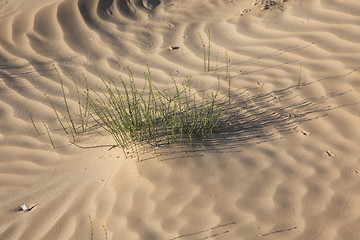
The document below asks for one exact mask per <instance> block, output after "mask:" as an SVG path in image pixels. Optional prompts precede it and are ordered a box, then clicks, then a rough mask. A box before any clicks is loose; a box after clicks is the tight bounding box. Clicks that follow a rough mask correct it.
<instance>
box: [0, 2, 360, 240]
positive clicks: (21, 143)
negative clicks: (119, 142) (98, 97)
mask: <svg viewBox="0 0 360 240" xmlns="http://www.w3.org/2000/svg"><path fill="white" fill-rule="evenodd" d="M274 3H275V4H270V1H251V0H232V1H230V0H197V1H191V0H177V1H170V0H169V1H166V0H117V1H113V0H99V1H96V0H33V1H25V0H1V2H0V122H1V125H0V239H1V240H5V239H11V240H14V239H26V240H56V239H126V240H136V239H141V240H175V239H179V240H195V239H196V240H199V239H214V240H215V239H216V240H225V239H226V240H235V239H236V240H240V239H241V240H246V239H248V240H250V239H251V240H252V239H276V240H279V239H284V240H285V239H286V240H289V239H296V240H315V239H316V240H341V239H343V240H356V239H359V236H360V205H359V202H360V147H359V144H360V115H359V113H360V81H359V78H360V74H359V63H360V41H359V34H358V32H359V30H360V28H359V23H360V17H359V12H360V2H359V1H358V0H347V1H341V0H288V1H274ZM209 35H210V46H211V50H210V52H211V55H210V71H209V72H208V71H205V72H204V55H203V47H202V42H201V38H202V39H203V41H204V43H205V45H208V36H209ZM200 36H201V38H200ZM170 49H173V50H170ZM227 60H229V63H228V64H227V63H226V62H227ZM205 63H207V61H205ZM127 66H129V67H130V68H131V69H132V72H133V74H134V76H135V80H136V82H139V83H141V82H142V81H143V77H142V75H143V72H144V71H146V68H147V66H148V67H149V68H150V70H151V74H152V80H153V82H154V84H156V85H157V86H159V87H160V88H161V87H163V88H164V87H165V86H166V84H170V83H171V82H172V80H171V76H172V77H174V78H175V79H176V81H177V82H179V83H184V82H185V81H186V76H191V78H192V81H193V90H194V91H198V92H199V93H200V92H201V90H202V89H203V88H204V86H205V87H206V88H209V89H216V87H217V83H218V80H217V79H218V77H219V79H220V93H221V94H224V95H226V92H227V89H228V85H227V81H226V80H225V78H224V76H225V75H224V74H225V73H226V67H227V66H228V67H229V72H230V75H231V91H232V93H233V94H234V98H233V101H234V104H235V106H236V107H238V108H243V111H241V112H240V113H239V114H238V116H237V122H236V124H234V125H233V126H232V131H231V133H229V132H224V133H223V134H220V136H217V137H214V139H212V140H211V141H210V142H209V144H207V145H206V146H204V147H200V148H197V147H190V146H186V145H185V146H182V147H179V146H170V147H166V148H164V149H160V150H159V153H158V156H157V157H155V156H154V155H153V154H151V153H147V154H142V155H141V156H140V160H141V161H140V162H138V161H137V159H136V158H132V157H128V158H126V157H125V156H124V154H123V152H122V150H121V149H119V148H114V149H111V150H109V148H95V149H80V148H77V147H75V146H72V145H71V144H69V137H68V136H67V135H66V134H65V133H64V132H62V131H60V130H61V129H60V130H59V128H60V127H59V124H58V122H57V121H56V117H55V116H54V112H53V110H52V108H51V106H50V104H49V102H48V101H46V98H45V97H44V93H46V94H47V95H48V96H49V97H51V98H52V99H53V101H54V104H55V105H56V106H57V107H58V108H59V109H62V110H64V107H63V104H62V93H61V87H60V81H59V78H58V77H57V76H56V72H55V70H54V67H56V68H57V69H58V70H59V73H60V75H61V77H62V79H63V84H64V87H65V91H66V94H67V96H68V99H69V105H70V107H75V106H76V101H77V100H76V90H75V87H74V83H73V80H72V77H71V75H72V76H73V77H74V78H75V79H81V75H82V74H85V75H86V77H87V79H88V81H89V83H90V84H92V85H93V86H94V85H96V84H100V82H101V81H100V80H99V78H98V77H97V76H98V74H100V75H102V76H105V77H108V76H111V77H116V76H118V75H123V76H126V67H127ZM125 79H126V78H125ZM80 82H81V81H80ZM79 88H80V90H81V91H82V90H84V85H81V84H79ZM25 106H27V108H28V109H30V112H31V114H32V116H33V119H34V122H35V124H36V125H37V126H38V128H39V130H40V132H41V135H38V134H37V133H36V131H35V130H34V127H33V124H32V122H31V119H30V117H29V113H28V111H27V110H26V108H25ZM43 122H45V123H46V125H47V126H48V128H49V129H50V133H51V136H52V139H53V142H54V145H55V149H54V148H53V146H52V144H51V143H50V141H49V138H48V135H47V134H46V129H45V127H44V125H43ZM104 143H110V144H111V143H112V139H111V138H110V137H108V136H97V137H96V136H95V137H93V138H91V139H89V140H88V142H85V143H84V144H89V145H90V144H104ZM22 204H27V205H28V206H29V207H31V206H33V205H36V207H35V208H33V209H32V210H31V211H19V208H20V206H21V205H22Z"/></svg>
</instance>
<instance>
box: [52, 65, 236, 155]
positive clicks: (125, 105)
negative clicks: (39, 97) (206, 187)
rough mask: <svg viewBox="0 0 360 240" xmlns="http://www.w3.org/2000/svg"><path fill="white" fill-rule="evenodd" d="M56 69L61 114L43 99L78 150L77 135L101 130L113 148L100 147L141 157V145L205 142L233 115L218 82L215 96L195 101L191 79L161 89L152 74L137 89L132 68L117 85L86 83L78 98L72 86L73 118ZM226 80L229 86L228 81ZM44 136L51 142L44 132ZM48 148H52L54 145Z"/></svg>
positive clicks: (209, 92)
mask: <svg viewBox="0 0 360 240" xmlns="http://www.w3.org/2000/svg"><path fill="white" fill-rule="evenodd" d="M55 70H56V72H57V75H58V77H59V78H60V85H61V95H62V98H63V103H64V108H63V109H64V110H63V111H62V112H61V111H60V110H59V109H56V108H55V106H54V104H53V103H52V101H51V99H50V98H49V97H48V96H47V95H46V99H47V101H48V102H49V103H50V105H51V107H52V109H53V110H54V112H55V117H56V118H57V119H58V122H59V124H60V126H61V128H62V129H63V130H64V132H65V133H66V134H71V140H70V142H71V143H72V144H74V145H76V146H79V147H85V146H81V145H80V144H79V140H81V139H80V137H81V136H83V135H84V134H87V133H99V131H100V130H101V129H102V130H103V131H105V132H106V133H108V134H110V135H111V136H112V138H113V140H114V143H113V144H110V145H102V146H106V147H120V148H121V149H123V150H124V153H125V154H126V155H127V153H129V152H132V153H135V154H136V155H137V156H138V157H139V154H140V153H141V150H143V149H144V146H145V145H147V146H151V147H152V149H154V150H156V149H157V148H158V147H160V146H163V145H169V144H173V143H178V144H182V143H190V144H191V145H192V144H194V143H200V144H201V143H204V142H206V141H207V140H208V139H209V138H210V137H211V136H212V134H213V133H216V132H219V131H221V128H222V127H223V126H224V125H225V124H227V123H228V122H229V119H230V118H231V117H232V116H233V115H234V113H231V114H229V113H228V112H227V111H226V107H225V106H226V105H228V103H230V101H229V99H227V98H228V97H230V93H228V97H223V98H220V97H219V87H220V80H218V81H219V83H218V87H217V89H216V90H215V91H213V90H206V89H204V90H203V91H202V96H198V94H197V93H199V92H198V91H191V86H190V84H191V78H190V77H188V79H187V83H186V84H178V83H177V82H176V80H175V79H174V78H172V85H171V86H170V87H167V88H166V89H164V90H160V89H159V88H158V87H157V86H156V85H155V84H153V82H152V81H151V72H150V69H148V70H147V72H145V74H144V83H143V85H142V86H138V85H137V84H136V83H135V79H134V76H133V74H132V72H131V70H130V68H127V71H128V79H127V81H125V80H124V79H123V78H122V77H120V78H119V80H118V81H117V82H116V81H114V80H113V79H112V78H108V79H106V80H105V79H103V78H102V77H101V76H99V79H101V82H102V85H101V86H97V87H90V86H89V84H88V82H87V81H86V78H84V79H85V89H86V90H85V91H84V92H83V93H82V94H80V92H79V89H78V85H77V83H76V81H74V84H75V89H76V93H77V104H78V110H77V113H73V112H72V111H71V110H70V107H69V101H70V100H69V97H68V96H67V95H66V93H65V86H64V84H63V80H62V79H61V76H60V73H59V71H58V70H57V69H56V68H55ZM226 80H227V81H228V83H230V78H229V77H228V76H227V77H226ZM229 91H230V85H229ZM46 129H47V128H46ZM47 134H48V135H49V138H50V139H51V137H50V133H49V131H48V130H47ZM51 144H52V145H53V147H54V148H55V146H54V143H53V141H52V140H51ZM90 147H99V146H90ZM85 148H88V147H85ZM138 159H139V158H138Z"/></svg>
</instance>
